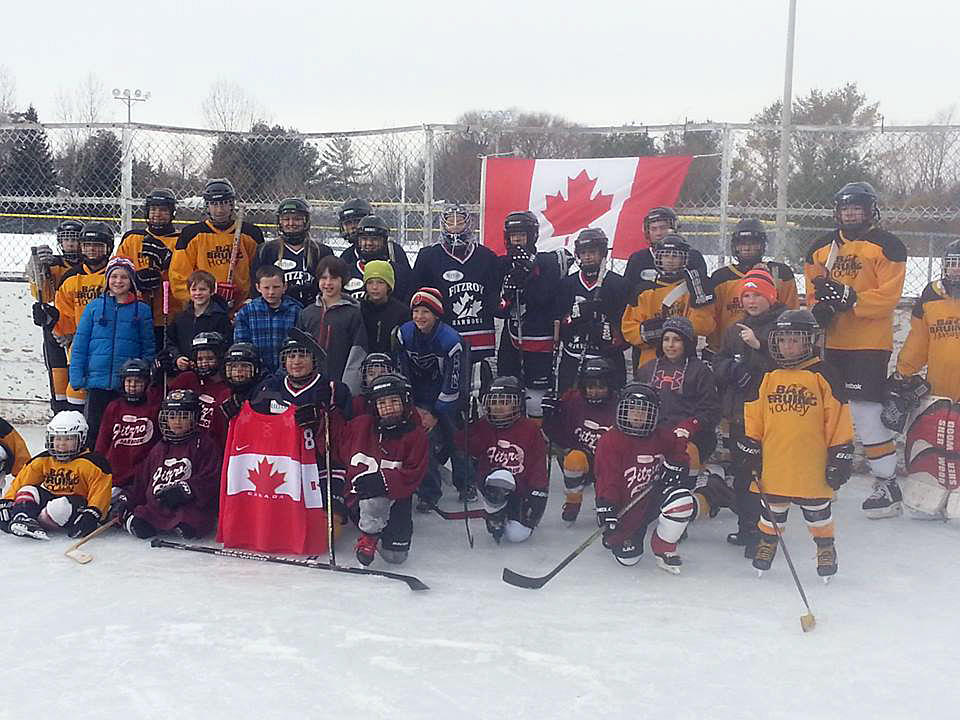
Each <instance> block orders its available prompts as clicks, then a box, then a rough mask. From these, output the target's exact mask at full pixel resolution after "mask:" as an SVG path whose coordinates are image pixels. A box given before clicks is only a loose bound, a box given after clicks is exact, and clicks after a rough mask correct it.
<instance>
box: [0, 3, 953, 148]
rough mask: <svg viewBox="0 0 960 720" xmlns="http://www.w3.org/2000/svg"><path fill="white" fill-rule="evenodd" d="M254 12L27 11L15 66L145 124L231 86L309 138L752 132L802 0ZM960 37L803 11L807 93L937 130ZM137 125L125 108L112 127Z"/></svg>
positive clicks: (186, 120) (60, 7) (892, 8)
mask: <svg viewBox="0 0 960 720" xmlns="http://www.w3.org/2000/svg"><path fill="white" fill-rule="evenodd" d="M249 5H250V6H248V5H247V4H245V3H242V2H237V0H232V1H231V2H221V1H219V0H218V1H217V2H195V1H189V2H184V1H182V0H168V1H167V2H164V3H159V4H157V3H132V2H128V1H127V2H117V1H114V0H111V1H108V2H96V1H95V0H93V1H88V2H83V3H73V2H71V3H67V2H64V1H63V0H54V2H52V3H49V4H43V6H41V5H32V4H29V3H13V4H10V5H9V6H7V8H6V9H5V10H4V24H5V26H6V28H7V32H5V33H4V36H5V37H4V42H3V45H2V46H0V65H4V66H6V67H7V68H8V70H9V71H10V72H11V73H12V74H13V75H14V77H15V78H16V82H17V100H18V104H19V105H21V106H25V105H26V104H28V103H33V104H34V105H35V106H36V107H37V109H38V111H39V114H40V118H41V120H42V121H47V122H52V121H55V120H57V119H58V118H57V116H56V115H57V111H56V102H55V98H56V96H57V93H58V92H60V91H63V90H65V89H69V88H70V87H71V86H73V85H76V84H77V83H79V82H80V81H81V80H82V79H83V78H84V76H85V75H87V74H88V73H90V72H92V73H94V74H95V75H96V76H98V77H99V78H100V79H101V81H102V82H103V84H104V86H105V87H106V88H107V90H108V91H109V90H110V89H112V88H114V87H120V88H124V87H129V88H142V89H145V90H150V91H151V92H152V98H151V100H150V101H149V102H147V103H144V104H140V105H138V106H137V107H135V108H134V120H137V121H141V122H150V123H158V124H169V125H189V126H197V125H202V124H203V114H202V112H201V110H200V106H201V103H202V101H203V99H204V97H205V96H206V95H207V92H208V90H209V88H210V85H211V83H212V82H213V81H214V80H216V79H217V78H226V79H228V80H232V81H235V82H238V83H241V84H243V85H244V87H245V88H246V89H247V90H248V91H249V93H250V94H251V95H253V96H254V97H255V98H256V99H257V100H258V101H259V102H260V103H261V104H262V105H263V106H264V107H266V108H267V111H268V114H269V119H270V120H271V121H272V122H274V123H280V124H282V125H284V126H286V127H295V128H297V129H299V130H301V131H330V130H347V129H363V128H375V127H383V126H391V125H409V124H420V123H425V122H436V123H441V122H453V121H454V120H455V119H456V118H457V116H458V115H460V114H461V113H463V112H464V111H467V110H471V109H504V108H510V107H517V108H521V109H523V110H534V111H545V112H550V113H554V114H558V115H562V116H564V117H566V118H568V119H570V120H573V121H577V122H581V123H586V124H596V125H617V124H622V123H630V122H634V123H640V124H643V123H646V124H658V123H670V122H683V120H684V119H689V120H691V121H694V120H706V119H711V120H714V121H729V122H740V121H746V120H748V119H749V117H750V116H751V115H752V114H753V113H755V112H757V111H758V110H759V109H760V108H762V107H763V106H764V105H766V104H768V103H770V102H771V101H773V100H775V99H776V98H778V97H779V96H780V94H781V92H782V88H783V63H784V52H785V36H786V25H787V7H788V3H787V0H728V2H716V0H714V1H705V0H684V1H683V2H664V1H661V2H656V3H651V2H638V1H637V0H633V1H632V2H631V1H630V0H619V1H618V2H608V1H607V0H590V1H589V2H582V3H579V2H574V3H564V2H550V3H547V2H541V1H539V0H537V1H528V2H522V1H518V0H510V1H509V2H506V1H502V0H487V1H486V2H483V1H482V0H481V1H480V2H476V1H474V2H471V3H469V4H467V3H456V2H451V1H449V0H448V2H434V1H433V0H420V1H419V2H418V1H417V0H406V1H405V2H377V1H375V0H373V1H368V2H358V1H353V2H333V3H331V2H326V3H316V2H302V0H285V1H284V2H274V3H263V4H260V3H258V4H257V6H256V7H252V5H253V4H252V3H251V4H249ZM958 27H960V8H958V5H957V4H955V3H946V2H943V1H942V0H939V1H938V0H913V2H909V3H907V2H897V3H893V2H883V0H880V1H879V2H877V1H874V2H866V3H864V2H856V1H853V0H841V1H838V0H799V1H798V12H797V42H796V60H795V75H794V95H795V96H799V95H803V94H805V93H806V92H808V91H809V90H811V89H813V88H821V89H829V88H834V87H838V86H840V85H842V84H843V83H845V82H847V81H851V80H855V81H857V82H858V83H859V85H860V87H861V89H862V90H863V91H864V92H866V94H867V95H868V96H869V97H870V98H871V99H872V100H878V101H880V110H881V112H882V113H883V114H884V116H885V119H886V123H887V124H895V123H925V122H929V121H931V120H932V119H933V118H934V117H935V116H936V114H937V113H938V111H941V110H943V109H945V108H948V107H950V106H951V105H955V104H956V105H958V106H960V83H958V82H957V81H956V78H957V73H958V69H960V62H958V60H960V49H958V47H960V43H958V40H957V29H958ZM958 115H960V113H958ZM125 118H126V109H125V107H124V106H123V105H122V104H121V103H119V102H115V101H110V102H109V107H108V108H107V112H106V119H107V120H118V121H119V120H123V119H125ZM958 119H960V118H958V117H955V118H954V121H957V120H958Z"/></svg>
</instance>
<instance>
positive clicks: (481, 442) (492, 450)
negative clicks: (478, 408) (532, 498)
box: [455, 417, 549, 500]
mask: <svg viewBox="0 0 960 720" xmlns="http://www.w3.org/2000/svg"><path fill="white" fill-rule="evenodd" d="M467 435H468V437H469V443H470V444H469V446H468V448H467V453H468V454H469V455H470V457H472V458H473V459H474V460H475V461H476V473H477V477H478V478H483V477H486V476H487V475H488V474H490V473H491V472H492V471H494V470H498V469H500V468H503V469H505V470H509V471H510V473H512V474H513V478H514V480H515V481H516V483H517V491H516V493H515V497H517V498H519V499H521V500H522V499H523V498H526V497H527V496H528V495H529V494H530V491H531V490H543V491H546V490H547V488H548V486H549V479H548V478H547V450H546V447H545V446H544V443H543V436H542V435H541V434H540V429H539V428H538V427H537V426H536V424H535V423H534V422H533V420H531V419H530V418H525V417H522V418H520V419H519V420H517V422H515V423H514V424H513V425H511V426H510V427H508V428H495V427H493V425H491V424H490V423H488V422H487V421H486V420H480V421H479V422H475V423H471V424H470V430H469V432H468V433H467ZM455 437H456V442H457V443H458V444H460V445H462V443H463V433H462V432H457V433H455Z"/></svg>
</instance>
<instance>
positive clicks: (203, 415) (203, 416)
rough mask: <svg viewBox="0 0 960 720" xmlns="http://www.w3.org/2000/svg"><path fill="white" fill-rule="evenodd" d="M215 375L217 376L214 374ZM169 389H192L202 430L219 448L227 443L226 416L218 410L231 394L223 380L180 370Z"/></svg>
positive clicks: (221, 450)
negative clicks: (197, 403) (198, 399)
mask: <svg viewBox="0 0 960 720" xmlns="http://www.w3.org/2000/svg"><path fill="white" fill-rule="evenodd" d="M214 377H217V376H214ZM169 389H170V390H193V391H194V392H195V393H196V394H197V397H198V398H200V421H199V423H198V425H199V427H200V430H201V431H202V432H205V433H208V434H209V435H210V436H211V437H212V438H213V440H214V441H215V442H216V443H217V447H218V448H220V453H221V454H222V453H223V449H224V448H225V447H226V445H227V427H228V424H229V421H228V420H227V416H226V415H224V414H223V413H222V412H220V406H221V405H222V404H223V402H224V400H226V399H227V398H229V397H230V396H231V395H233V388H231V387H230V386H229V385H227V383H225V382H224V381H223V380H213V379H210V378H201V377H200V376H199V375H197V374H196V373H195V372H193V370H188V371H187V372H182V373H180V374H179V375H177V376H176V377H175V378H173V379H172V380H171V381H170V385H169Z"/></svg>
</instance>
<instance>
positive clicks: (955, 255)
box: [942, 240, 960, 298]
mask: <svg viewBox="0 0 960 720" xmlns="http://www.w3.org/2000/svg"><path fill="white" fill-rule="evenodd" d="M942 273H943V275H942V277H943V280H942V282H943V289H944V290H946V291H947V294H948V295H949V296H950V297H952V298H957V297H960V240H954V241H953V242H952V243H950V244H949V245H947V247H946V248H944V250H943V269H942Z"/></svg>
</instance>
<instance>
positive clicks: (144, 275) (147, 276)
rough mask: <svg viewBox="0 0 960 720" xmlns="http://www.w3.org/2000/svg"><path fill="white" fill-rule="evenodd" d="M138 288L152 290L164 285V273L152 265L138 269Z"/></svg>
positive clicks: (145, 290)
mask: <svg viewBox="0 0 960 720" xmlns="http://www.w3.org/2000/svg"><path fill="white" fill-rule="evenodd" d="M136 276H137V289H138V290H143V291H144V292H152V291H154V290H157V289H159V288H160V286H161V285H163V273H161V272H160V271H159V270H156V269H154V268H152V267H148V268H144V269H143V270H137V272H136Z"/></svg>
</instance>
